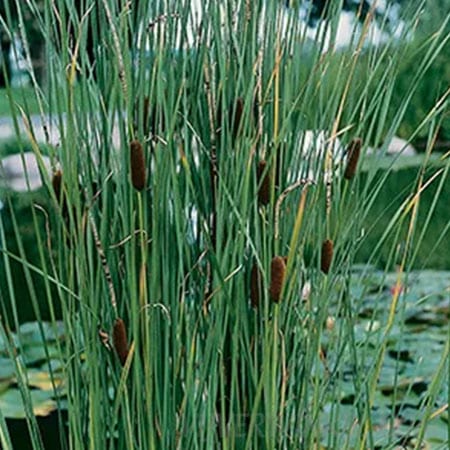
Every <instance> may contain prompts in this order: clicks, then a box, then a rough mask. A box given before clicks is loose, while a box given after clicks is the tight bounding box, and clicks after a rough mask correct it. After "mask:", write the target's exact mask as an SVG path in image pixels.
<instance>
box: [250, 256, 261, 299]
mask: <svg viewBox="0 0 450 450" xmlns="http://www.w3.org/2000/svg"><path fill="white" fill-rule="evenodd" d="M261 287H262V274H261V271H260V270H259V267H258V264H256V263H255V264H253V267H252V272H251V274H250V302H251V305H252V307H253V308H258V306H259V303H260V300H261Z"/></svg>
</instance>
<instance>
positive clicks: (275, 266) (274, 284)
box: [269, 256, 286, 303]
mask: <svg viewBox="0 0 450 450" xmlns="http://www.w3.org/2000/svg"><path fill="white" fill-rule="evenodd" d="M285 274H286V263H285V262H284V258H283V257H282V256H275V258H273V259H272V262H271V264H270V289H269V293H270V298H271V299H272V300H273V301H274V302H276V303H278V302H279V301H280V300H281V299H280V296H281V291H282V289H283V283H284V276H285Z"/></svg>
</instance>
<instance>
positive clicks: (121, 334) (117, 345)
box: [113, 317, 129, 366]
mask: <svg viewBox="0 0 450 450" xmlns="http://www.w3.org/2000/svg"><path fill="white" fill-rule="evenodd" d="M113 345H114V350H115V351H116V353H117V356H118V357H119V361H120V364H122V366H124V365H125V362H126V360H127V357H128V351H129V348H128V340H127V330H126V328H125V323H124V321H123V320H122V319H121V318H120V317H118V318H117V319H116V321H115V322H114V327H113Z"/></svg>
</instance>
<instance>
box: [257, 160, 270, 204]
mask: <svg viewBox="0 0 450 450" xmlns="http://www.w3.org/2000/svg"><path fill="white" fill-rule="evenodd" d="M256 175H257V181H258V186H259V189H258V201H259V203H260V204H261V205H267V204H268V203H269V202H270V188H271V184H272V174H271V173H270V169H267V162H266V161H264V160H262V161H260V162H259V163H258V168H257V170H256Z"/></svg>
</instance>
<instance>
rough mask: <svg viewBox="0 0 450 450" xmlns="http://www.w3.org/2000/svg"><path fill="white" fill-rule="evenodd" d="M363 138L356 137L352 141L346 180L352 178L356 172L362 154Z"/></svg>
mask: <svg viewBox="0 0 450 450" xmlns="http://www.w3.org/2000/svg"><path fill="white" fill-rule="evenodd" d="M361 147H362V140H361V139H360V138H355V139H353V140H352V142H351V143H350V146H349V148H348V150H347V153H348V155H347V167H346V168H345V172H344V178H345V179H346V180H351V179H352V178H353V177H354V176H355V173H356V168H357V166H358V160H359V156H360V154H361Z"/></svg>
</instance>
